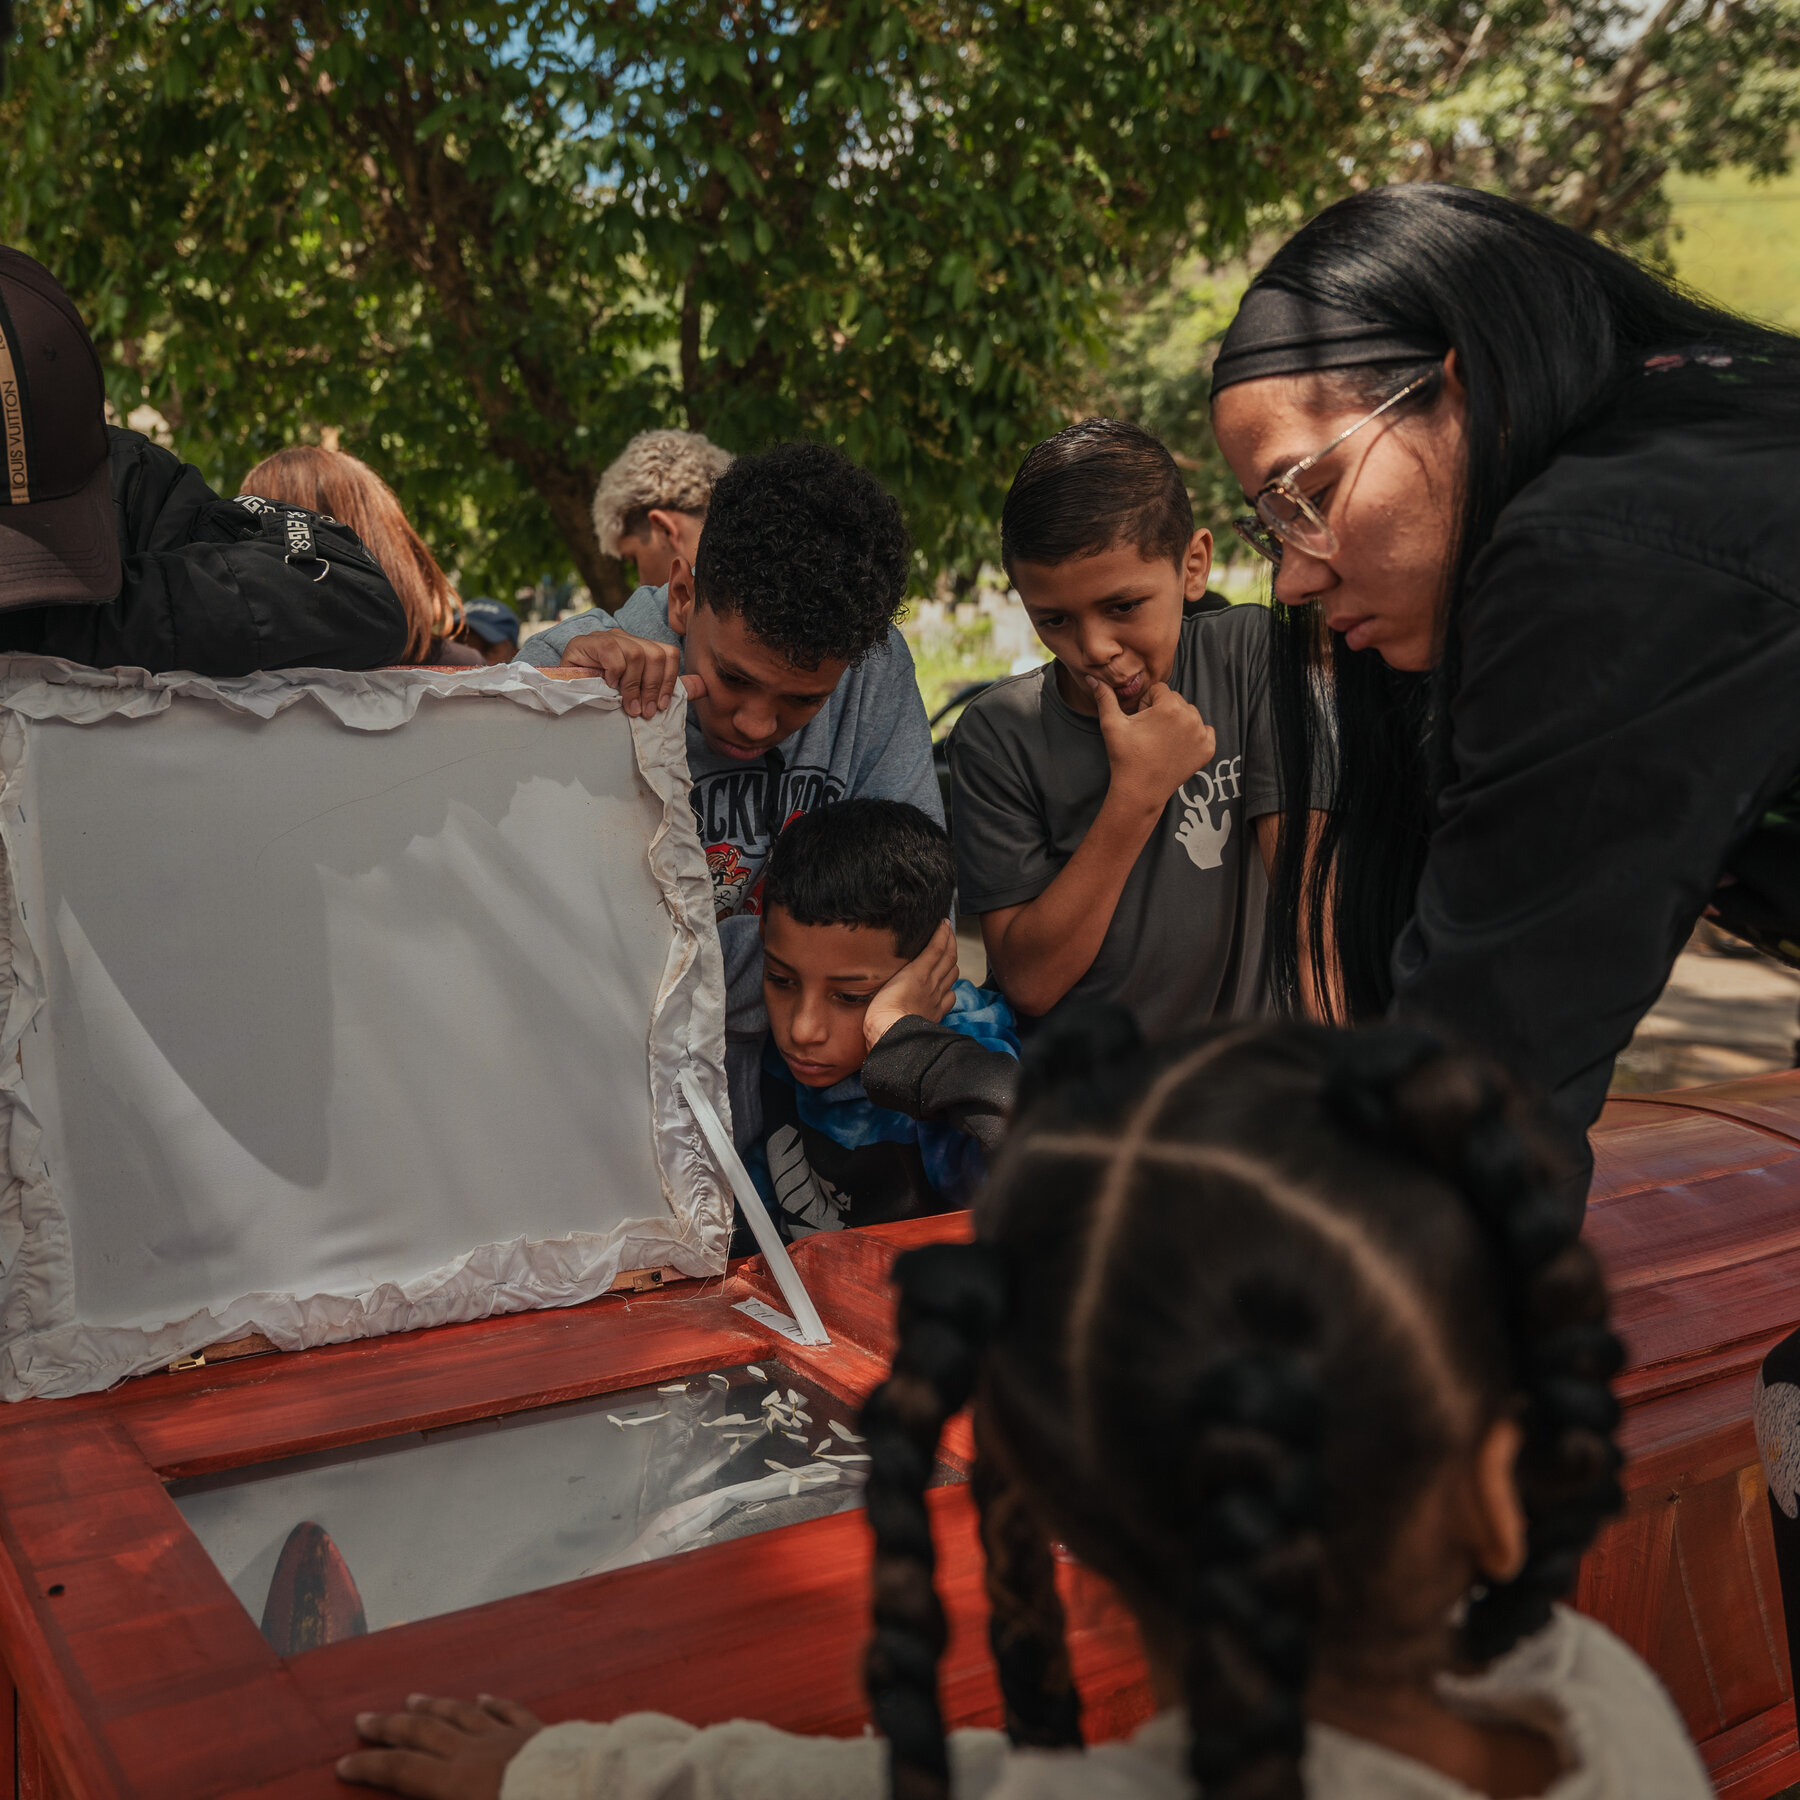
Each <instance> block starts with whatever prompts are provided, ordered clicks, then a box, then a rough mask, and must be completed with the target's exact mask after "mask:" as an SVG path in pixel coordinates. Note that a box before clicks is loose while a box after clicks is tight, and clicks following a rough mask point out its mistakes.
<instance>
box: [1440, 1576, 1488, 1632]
mask: <svg viewBox="0 0 1800 1800" xmlns="http://www.w3.org/2000/svg"><path fill="white" fill-rule="evenodd" d="M1486 1594H1487V1585H1486V1583H1485V1582H1480V1581H1478V1582H1476V1583H1475V1585H1474V1586H1473V1587H1472V1588H1470V1589H1469V1590H1468V1591H1467V1592H1466V1593H1463V1594H1458V1595H1457V1597H1456V1599H1455V1600H1453V1601H1452V1602H1451V1605H1450V1611H1449V1613H1448V1614H1447V1615H1446V1618H1447V1622H1448V1624H1449V1626H1450V1629H1451V1630H1452V1631H1461V1630H1462V1628H1463V1627H1464V1626H1465V1625H1466V1624H1468V1622H1469V1609H1470V1607H1472V1606H1473V1605H1474V1604H1475V1602H1476V1601H1477V1600H1480V1599H1483V1598H1485V1597H1486Z"/></svg>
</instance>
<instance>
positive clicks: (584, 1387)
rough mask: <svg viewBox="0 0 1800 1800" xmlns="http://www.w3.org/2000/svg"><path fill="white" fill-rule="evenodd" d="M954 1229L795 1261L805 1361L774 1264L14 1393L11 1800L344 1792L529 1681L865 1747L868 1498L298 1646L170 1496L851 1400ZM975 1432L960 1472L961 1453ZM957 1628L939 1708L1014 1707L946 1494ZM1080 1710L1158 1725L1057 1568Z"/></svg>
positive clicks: (1126, 1657) (7, 1679) (6, 1561)
mask: <svg viewBox="0 0 1800 1800" xmlns="http://www.w3.org/2000/svg"><path fill="white" fill-rule="evenodd" d="M964 1230H966V1221H965V1220H964V1219H962V1218H951V1219H939V1220H928V1221H923V1222H921V1223H920V1224H918V1225H914V1226H896V1227H886V1228H875V1229H872V1230H870V1231H867V1232H846V1233H842V1234H837V1235H834V1236H832V1237H829V1238H819V1239H815V1240H813V1242H812V1243H811V1244H809V1245H807V1246H804V1247H803V1248H802V1251H801V1254H800V1256H799V1258H798V1260H799V1262H800V1264H801V1266H802V1268H803V1270H804V1272H805V1275H806V1279H807V1282H808V1285H809V1287H810V1288H811V1290H812V1293H813V1295H814V1297H815V1299H816V1300H817V1302H818V1305H819V1310H820V1313H821V1316H822V1317H823V1319H824V1321H825V1324H826V1327H827V1329H828V1330H829V1331H830V1333H831V1336H832V1339H833V1342H832V1344H831V1345H830V1346H829V1347H828V1348H824V1349H802V1348H800V1347H799V1346H797V1345H794V1344H791V1343H788V1342H786V1341H784V1340H783V1339H781V1338H779V1337H777V1336H776V1335H775V1334H774V1333H773V1332H771V1331H770V1330H768V1329H767V1328H766V1327H764V1326H762V1325H760V1324H758V1323H756V1322H755V1321H754V1320H752V1319H750V1318H748V1317H746V1316H745V1315H744V1314H743V1313H740V1312H738V1311H735V1310H734V1306H735V1303H736V1302H738V1301H740V1300H743V1299H746V1298H762V1299H764V1300H766V1301H768V1302H769V1303H770V1304H772V1305H775V1306H779V1305H780V1304H781V1301H780V1297H779V1294H778V1292H777V1290H776V1289H775V1287H774V1285H773V1283H772V1282H771V1281H770V1280H769V1279H768V1277H767V1276H766V1274H764V1273H763V1271H762V1269H761V1265H760V1263H759V1262H757V1261H755V1260H752V1261H750V1262H748V1263H744V1264H739V1265H737V1266H736V1267H735V1268H734V1270H733V1272H732V1273H731V1274H730V1275H729V1276H727V1277H726V1278H725V1279H724V1280H722V1281H715V1282H708V1283H705V1284H695V1283H681V1284H679V1285H676V1286H673V1287H670V1288H667V1289H664V1290H662V1291H660V1292H652V1293H645V1294H642V1295H630V1296H621V1297H613V1298H608V1299H604V1300H599V1301H593V1302H590V1303H588V1304H587V1305H584V1306H577V1307H571V1308H568V1309H565V1310H560V1311H553V1312H537V1313H527V1314H519V1315H515V1316H511V1317H507V1318H498V1319H491V1320H484V1321H481V1322H479V1323H475V1324H467V1325H451V1326H444V1327H440V1328H438V1329H436V1330H433V1331H426V1332H414V1333H409V1334H404V1335H400V1336H394V1337H389V1338H383V1339H378V1340H372V1341H366V1342H360V1343H352V1344H343V1345H334V1346H330V1347H326V1348H321V1349H316V1350H308V1351H302V1352H298V1353H295V1354H292V1355H286V1356H275V1355H268V1356H259V1357H252V1358H247V1359H244V1360H237V1361H232V1362H228V1363H225V1364H223V1365H220V1366H217V1367H211V1366H209V1367H204V1368H199V1369H192V1370H184V1371H180V1372H175V1373H168V1374H160V1375H152V1376H147V1377H144V1378H142V1379H140V1380H136V1381H132V1382H129V1383H126V1384H124V1385H123V1386H121V1387H119V1388H116V1389H114V1390H113V1391H112V1392H110V1393H107V1394H100V1395H84V1396H79V1397H76V1398H73V1399H66V1400H56V1401H25V1402H21V1403H19V1404H17V1405H14V1406H10V1407H6V1408H3V1409H0V1796H3V1797H4V1800H203V1797H204V1796H211V1795H231V1796H245V1797H247V1796H250V1795H259V1796H266V1797H268V1800H277V1797H279V1800H303V1797H306V1796H312V1797H316V1800H323V1797H324V1796H328V1795H331V1796H342V1795H344V1794H345V1793H346V1792H347V1790H346V1789H344V1788H343V1787H342V1786H341V1785H340V1784H339V1783H338V1782H337V1781H336V1779H335V1778H334V1776H333V1775H332V1773H331V1768H332V1763H333V1761H334V1760H335V1759H336V1758H337V1757H338V1756H340V1755H342V1754H343V1753H344V1751H345V1750H347V1749H349V1748H351V1747H352V1744H353V1738H352V1733H351V1730H350V1720H351V1718H352V1716H353V1715H354V1714H355V1713H356V1712H358V1711H360V1710H364V1709H367V1708H371V1707H380V1708H391V1707H393V1706H396V1705H398V1704H399V1703H400V1702H401V1700H402V1699H403V1697H404V1696H405V1695H406V1694H407V1693H408V1692H411V1691H415V1690H417V1689H420V1688H425V1689H431V1690H434V1691H442V1692H448V1693H459V1694H465V1693H474V1692H476V1691H478V1690H480V1691H488V1692H499V1693H506V1694H511V1695H514V1696H516V1697H517V1698H519V1699H520V1700H522V1701H524V1702H525V1703H526V1704H528V1705H530V1706H532V1707H534V1708H536V1709H537V1710H538V1711H539V1712H540V1713H541V1714H542V1715H543V1716H545V1717H546V1718H549V1719H563V1718H572V1717H606V1716H609V1715H611V1714H616V1713H619V1712H623V1711H631V1710H637V1709H643V1708H652V1709H660V1710H665V1711H670V1712H674V1713H678V1714H680V1715H682V1716H684V1717H687V1718H690V1719H694V1720H696V1721H698V1722H712V1721H716V1720H724V1719H729V1718H733V1717H741V1716H754V1717H763V1718H769V1719H772V1720H774V1721H775V1722H776V1723H777V1724H780V1725H784V1726H787V1727H789V1728H791V1729H795V1730H801V1731H809V1732H836V1733H844V1734H853V1733H858V1732H860V1731H861V1730H862V1728H863V1722H864V1709H863V1703H862V1696H861V1692H860V1688H859V1684H858V1679H857V1673H856V1670H857V1663H858V1651H859V1648H860V1645H861V1641H862V1639H863V1636H864V1633H865V1629H866V1611H867V1608H866V1600H865V1595H866V1591H867V1545H866V1539H865V1533H864V1529H863V1523H862V1519H861V1516H860V1513H855V1512H852V1513H844V1514H839V1515H837V1516H835V1517H832V1518H826V1519H820V1520H817V1521H814V1522H812V1523H810V1524H804V1525H799V1526H791V1527H788V1528H786V1529H783V1530H778V1531H771V1532H766V1533H763V1534H761V1535H760V1536H756V1537H746V1538H739V1539H736V1540H733V1541H730V1542H726V1543H722V1544H718V1545H714V1546H709V1547H707V1548H703V1549H699V1550H695V1551H691V1552H689V1553H687V1554H685V1555H680V1556H675V1557H671V1558H669V1559H667V1560H665V1561H661V1562H654V1563H649V1564H645V1565H642V1566H640V1567H637V1568H633V1569H627V1570H623V1571H619V1572H615V1573H612V1574H606V1575H597V1576H593V1577H591V1578H589V1579H586V1580H580V1581H574V1582H568V1583H564V1584H562V1585H560V1586H557V1587H553V1588H549V1589H545V1590H540V1591H538V1592H534V1593H526V1594H521V1595H518V1596H517V1597H515V1598H513V1599H508V1600H501V1601H496V1602H493V1603H490V1604H488V1605H485V1606H479V1607H473V1608H470V1609H468V1610H465V1611H463V1612H458V1613H452V1614H449V1615H446V1616H442V1617H438V1618H432V1619H425V1620H422V1621H420V1622H418V1623H415V1624H409V1625H403V1626H398V1627H396V1628H394V1629H391V1630H386V1631H378V1632H375V1633H373V1634H371V1635H369V1636H364V1637H357V1638H351V1639H348V1640H346V1641H343V1642H339V1643H332V1644H328V1645H326V1646H325V1647H323V1648H320V1649H316V1650H312V1651H310V1652H308V1653H306V1654H303V1655H299V1656H293V1657H288V1658H285V1659H284V1658H282V1657H280V1656H278V1655H277V1654H276V1653H275V1652H274V1651H273V1650H272V1649H271V1648H270V1646H269V1644H268V1643H267V1642H266V1641H265V1640H264V1638H263V1636H262V1634H261V1632H260V1631H259V1630H258V1627H257V1623H256V1621H255V1620H253V1619H252V1618H251V1616H250V1615H249V1613H248V1612H246V1611H245V1609H244V1607H243V1606H242V1605H241V1604H240V1603H239V1601H238V1600H237V1599H236V1598H235V1597H234V1595H233V1594H232V1592H231V1590H230V1588H229V1587H228V1586H227V1584H226V1581H225V1579H224V1577H223V1576H222V1575H221V1574H220V1573H219V1571H218V1570H217V1569H216V1568H215V1567H214V1565H213V1563H212V1561H211V1560H210V1558H209V1557H208V1556H207V1554H206V1552H205V1550H204V1549H202V1547H201V1545H200V1543H199V1541H198V1539H197V1538H196V1537H195V1536H194V1534H193V1533H192V1532H191V1531H190V1530H189V1529H188V1526H187V1524H186V1522H185V1521H184V1519H183V1517H182V1515H181V1514H180V1512H179V1511H177V1509H176V1506H175V1504H174V1502H173V1501H172V1499H171V1498H170V1496H169V1493H168V1491H167V1488H166V1486H165V1483H166V1482H167V1481H170V1480H174V1479H180V1478H184V1477H189V1476H197V1475H202V1474H205V1473H207V1472H209V1471H216V1470H220V1469H225V1468H231V1467H241V1466H245V1465H249V1464H254V1463H259V1462H265V1461H270V1460H273V1459H276V1458H281V1457H286V1456H291V1455H295V1454H306V1453H309V1452H313V1451H319V1450H325V1449H328V1448H331V1447H333V1446H341V1445H345V1444H352V1443H359V1442H371V1441H376V1440H380V1439H382V1438H388V1437H393V1436H396V1435H397V1434H400V1433H405V1432H411V1431H418V1430H421V1429H435V1428H437V1427H441V1426H448V1425H454V1424H457V1423H461V1422H466V1421H470V1420H478V1419H485V1418H497V1417H501V1416H505V1415H512V1414H516V1413H520V1412H523V1411H527V1410H529V1409H532V1408H536V1407H543V1406H549V1405H554V1404H556V1403H558V1402H561V1401H565V1400H572V1399H577V1398H580V1397H583V1396H589V1395H597V1394H607V1393H612V1392H618V1391H622V1390H625V1389H628V1388H635V1387H640V1386H643V1385H646V1384H649V1383H653V1382H659V1381H667V1380H670V1379H672V1378H674V1377H677V1376H682V1375H687V1374H691V1373H698V1372H700V1371H703V1370H706V1369H709V1368H714V1369H716V1368H720V1367H724V1366H729V1365H733V1364H739V1363H742V1362H744V1361H746V1360H749V1361H762V1362H767V1361H779V1362H784V1363H785V1364H787V1365H788V1366H789V1367H790V1368H792V1369H794V1370H796V1371H799V1372H801V1373H802V1374H803V1375H804V1376H805V1377H807V1378H809V1379H810V1380H812V1381H814V1382H816V1383H817V1384H819V1385H820V1386H821V1387H822V1388H824V1389H826V1390H828V1391H830V1392H831V1393H833V1394H836V1395H838V1396H841V1397H842V1398H843V1399H844V1400H845V1402H846V1403H847V1404H849V1405H854V1404H856V1403H857V1402H858V1401H860V1399H861V1398H862V1397H863V1396H864V1395H866V1394H867V1392H868V1391H869V1389H870V1388H871V1387H872V1386H873V1385H874V1384H875V1382H876V1381H878V1380H879V1379H880V1378H881V1376H882V1375H883V1374H884V1373H885V1369H886V1364H887V1360H888V1357H889V1355H890V1354H891V1340H890V1332H889V1324H890V1318H891V1312H892V1300H891V1295H890V1293H889V1291H888V1287H887V1275H888V1269H889V1266H890V1264H891V1262H892V1259H893V1256H894V1254H895V1252H896V1249H897V1248H898V1247H902V1246H904V1245H906V1244H908V1243H913V1242H922V1241H925V1240H926V1239H928V1238H930V1237H934V1236H935V1237H941V1236H944V1235H947V1234H951V1233H959V1232H962V1231H964ZM968 1452H969V1445H968V1438H967V1431H966V1427H964V1426H961V1425H960V1424H959V1426H958V1427H956V1428H953V1430H952V1432H951V1434H950V1438H949V1442H948V1445H947V1453H946V1457H945V1460H946V1462H947V1463H949V1464H950V1465H951V1466H952V1467H953V1468H966V1461H967V1456H968ZM931 1504H932V1506H933V1508H934V1510H935V1512H936V1515H937V1519H938V1523H939V1531H940V1536H941V1539H942V1542H943V1544H944V1560H945V1568H944V1575H943V1585H944V1590H945V1594H946V1599H947V1601H948V1603H949V1605H950V1609H951V1612H952V1617H953V1621H954V1623H953V1629H952V1644H951V1648H950V1653H949V1655H948V1657H947V1659H946V1663H945V1689H946V1699H947V1702H948V1705H949V1708H950V1711H951V1714H952V1716H953V1717H954V1719H955V1720H956V1721H957V1722H959V1723H963V1722H989V1723H997V1722H998V1718H999V1705H998V1695H997V1692H996V1690H995V1687H994V1682H993V1677H992V1673H991V1670H990V1668H989V1664H988V1657H987V1647H986V1641H985V1614H984V1610H983V1603H982V1600H981V1593H980V1557H979V1552H978V1549H977V1547H976V1544H975V1541H974V1534H973V1521H972V1517H971V1514H970V1509H969V1506H968V1503H967V1497H966V1490H965V1489H963V1488H962V1487H960V1486H951V1487H946V1488H941V1489H939V1490H937V1491H936V1492H935V1493H934V1494H933V1495H932V1497H931ZM1068 1592H1069V1600H1070V1605H1071V1611H1072V1615H1073V1618H1074V1622H1075V1627H1076V1629H1075V1648H1076V1654H1077V1659H1078V1664H1079V1667H1080V1670H1081V1675H1082V1679H1083V1681H1084V1685H1085V1689H1086V1692H1087V1694H1088V1696H1089V1702H1090V1709H1091V1710H1090V1717H1091V1718H1092V1719H1093V1720H1094V1722H1095V1726H1096V1728H1097V1729H1098V1730H1099V1731H1100V1732H1101V1733H1102V1734H1104V1735H1117V1734H1118V1733H1120V1732H1123V1731H1125V1730H1128V1729H1129V1728H1130V1727H1131V1726H1132V1725H1133V1724H1135V1723H1136V1722H1137V1721H1138V1720H1139V1719H1141V1718H1142V1717H1144V1716H1145V1714H1146V1711H1147V1702H1146V1700H1145V1697H1144V1695H1143V1692H1142V1688H1141V1673H1142V1671H1141V1667H1140V1663H1139V1658H1138V1651H1137V1645H1136V1639H1135V1634H1134V1633H1133V1632H1132V1630H1131V1628H1130V1625H1129V1623H1128V1621H1127V1620H1125V1618H1124V1616H1123V1615H1122V1614H1121V1613H1120V1612H1119V1611H1118V1609H1117V1608H1116V1607H1115V1606H1113V1605H1111V1604H1110V1603H1109V1601H1108V1600H1107V1597H1106V1596H1105V1594H1104V1593H1103V1592H1102V1591H1101V1590H1100V1589H1099V1586H1098V1584H1097V1583H1095V1582H1094V1581H1093V1580H1092V1578H1091V1577H1084V1576H1083V1575H1082V1574H1081V1573H1080V1572H1079V1571H1075V1570H1070V1571H1069V1572H1068Z"/></svg>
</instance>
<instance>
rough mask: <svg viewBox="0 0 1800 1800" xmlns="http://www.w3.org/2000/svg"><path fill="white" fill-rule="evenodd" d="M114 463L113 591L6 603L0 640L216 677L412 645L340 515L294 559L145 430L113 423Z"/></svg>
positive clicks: (390, 654) (383, 660)
mask: <svg viewBox="0 0 1800 1800" xmlns="http://www.w3.org/2000/svg"><path fill="white" fill-rule="evenodd" d="M112 470H113V500H114V511H115V514H116V516H117V520H118V526H119V540H120V541H119V549H120V553H121V556H122V558H123V562H124V585H123V587H122V588H121V590H120V592H119V596H118V598H117V599H116V600H113V601H110V602H108V603H107V604H105V605H103V606H45V607H30V608H22V609H20V610H18V611H14V612H8V613H4V614H0V651H6V650H13V651H27V652H30V653H32V654H35V655H39V656H60V657H64V658H66V659H67V660H68V661H70V662H77V663H86V664H89V665H90V666H92V667H95V668H119V667H130V668H138V669H148V670H150V671H152V672H153V673H158V672H165V671H168V670H174V669H186V670H191V671H192V672H193V673H195V674H197V675H212V676H229V675H248V674H250V673H252V672H253V671H255V670H258V669H293V668H312V669H373V668H379V667H381V666H383V665H384V664H388V663H392V662H395V661H397V660H398V659H399V658H400V657H401V656H402V655H403V654H404V653H405V649H406V636H407V631H406V614H405V610H404V608H403V607H402V606H401V604H400V598H399V596H398V595H397V594H396V593H395V592H394V590H393V588H392V587H391V586H390V585H389V583H388V580H387V577H386V576H385V575H383V574H382V573H381V570H380V567H379V566H378V565H377V564H376V562H375V561H374V559H373V558H372V557H370V556H369V555H368V553H367V552H366V551H364V550H362V548H361V546H360V545H359V544H358V543H357V541H356V539H355V538H354V537H353V536H352V535H351V534H350V533H349V532H347V531H345V530H343V528H341V527H336V528H333V527H322V528H321V531H320V549H321V552H322V554H321V557H320V559H319V561H318V562H315V563H311V564H308V563H302V562H289V561H286V560H285V559H284V557H283V556H282V554H281V552H280V548H279V546H277V545H275V544H273V543H272V542H271V541H270V540H269V539H268V537H267V535H266V533H265V531H264V527H263V524H262V522H261V521H259V519H258V518H257V516H256V515H255V514H253V513H249V512H246V511H244V510H243V509H242V508H240V507H239V506H238V505H237V504H236V503H235V502H232V501H229V500H223V499H221V498H220V497H219V496H218V495H217V494H215V493H214V492H213V490H212V489H211V488H210V487H208V486H207V484H206V482H205V481H204V480H202V479H201V476H200V472H199V470H197V469H195V468H193V467H192V466H191V465H189V464H186V463H183V462H181V461H180V460H179V459H178V458H177V457H175V456H173V455H171V454H170V452H168V451H167V450H164V449H162V448H160V447H159V446H157V445H155V444H152V443H150V442H149V440H148V439H146V438H142V437H139V436H138V435H137V433H135V432H125V431H115V432H113V434H112ZM352 547H354V548H352ZM321 568H323V569H324V572H323V573H322V574H321V572H320V571H321Z"/></svg>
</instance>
